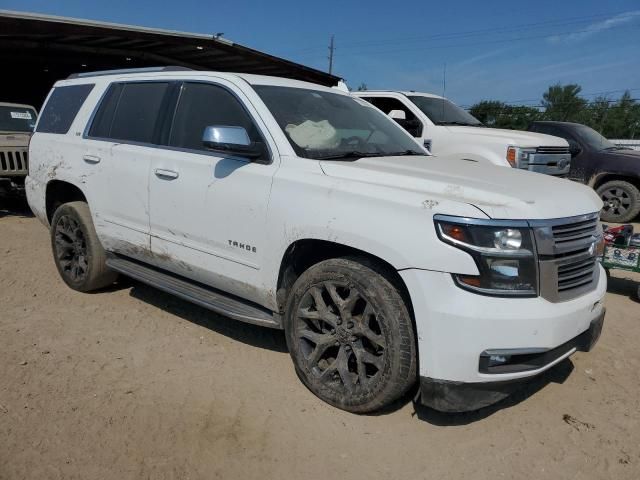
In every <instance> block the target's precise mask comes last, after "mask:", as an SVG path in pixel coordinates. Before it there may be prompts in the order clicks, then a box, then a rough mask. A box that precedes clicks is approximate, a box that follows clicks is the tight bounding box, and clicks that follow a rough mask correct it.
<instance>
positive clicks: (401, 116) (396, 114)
mask: <svg viewBox="0 0 640 480" xmlns="http://www.w3.org/2000/svg"><path fill="white" fill-rule="evenodd" d="M387 116H388V117H389V118H392V119H393V120H406V119H407V113H406V112H405V111H404V110H391V111H390V112H389V113H388V114H387Z"/></svg>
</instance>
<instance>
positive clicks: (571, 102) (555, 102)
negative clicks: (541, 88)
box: [542, 83, 587, 122]
mask: <svg viewBox="0 0 640 480" xmlns="http://www.w3.org/2000/svg"><path fill="white" fill-rule="evenodd" d="M581 91H582V87H581V86H580V85H577V84H575V83H572V84H569V85H560V84H559V83H558V84H556V85H552V86H550V87H549V89H548V90H547V91H546V92H545V93H544V94H543V95H542V105H543V106H544V107H545V118H546V119H548V120H559V121H562V122H570V121H574V120H577V119H578V116H579V114H580V112H582V110H583V109H584V108H585V106H586V105H587V101H586V100H585V99H584V98H581V97H579V94H580V92H581Z"/></svg>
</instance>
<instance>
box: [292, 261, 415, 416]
mask: <svg viewBox="0 0 640 480" xmlns="http://www.w3.org/2000/svg"><path fill="white" fill-rule="evenodd" d="M389 278H390V277H388V276H387V275H385V273H384V272H383V271H382V269H381V268H379V267H378V266H377V265H376V264H374V263H373V262H369V261H368V260H366V259H364V260H363V259H355V258H337V259H331V260H325V261H322V262H320V263H318V264H316V265H314V266H312V267H311V268H309V269H308V270H307V271H306V272H304V273H303V274H302V275H301V276H300V277H299V278H298V279H297V280H296V282H295V283H294V285H293V287H292V289H291V293H290V295H289V299H288V301H287V309H286V312H285V331H286V337H287V345H288V347H289V352H290V354H291V358H292V360H293V363H294V365H295V368H296V373H297V374H298V376H299V377H300V380H301V381H302V382H303V383H304V384H305V386H306V387H307V388H308V389H309V390H311V392H313V393H314V394H315V395H316V396H317V397H319V398H320V399H322V400H324V401H325V402H327V403H329V404H331V405H333V406H335V407H337V408H340V409H342V410H346V411H349V412H353V413H368V412H373V411H376V410H379V409H381V408H383V407H385V406H388V405H389V404H391V403H393V402H394V401H395V400H397V399H398V398H400V397H401V396H402V395H403V394H404V393H405V392H406V391H407V390H408V389H409V388H410V387H411V386H412V385H413V384H414V383H415V381H416V368H417V367H416V363H417V354H416V341H415V334H414V328H413V322H412V318H411V315H410V313H409V310H408V308H407V305H406V303H405V302H404V300H403V298H402V295H401V294H400V292H399V291H398V289H397V288H395V287H394V286H393V284H392V282H391V281H390V280H389Z"/></svg>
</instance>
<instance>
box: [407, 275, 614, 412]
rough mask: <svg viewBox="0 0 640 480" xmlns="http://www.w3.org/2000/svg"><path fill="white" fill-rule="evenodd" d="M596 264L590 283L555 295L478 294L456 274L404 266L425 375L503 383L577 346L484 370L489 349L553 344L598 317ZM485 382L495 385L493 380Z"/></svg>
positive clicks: (602, 288)
mask: <svg viewBox="0 0 640 480" xmlns="http://www.w3.org/2000/svg"><path fill="white" fill-rule="evenodd" d="M598 268H599V269H601V270H600V271H599V273H598V275H597V281H596V283H595V285H594V289H593V290H591V291H589V292H586V293H584V294H582V295H580V296H578V297H577V298H573V299H570V300H567V301H560V302H555V303H554V302H551V301H549V300H547V299H545V298H543V297H536V298H496V297H490V296H483V295H478V294H475V293H471V292H468V291H466V290H463V289H461V288H459V287H458V286H456V285H455V283H454V281H453V279H452V277H451V274H449V273H445V272H435V271H426V270H417V269H408V270H402V271H400V272H399V273H400V275H401V276H402V278H403V280H404V282H405V284H406V286H407V288H408V290H409V294H410V296H411V302H412V307H413V312H414V317H415V321H416V331H417V337H418V341H417V344H418V360H419V375H420V377H421V378H426V379H435V380H434V381H435V382H438V383H440V384H442V385H447V386H449V387H450V386H451V385H458V384H476V385H475V387H478V386H479V385H477V384H481V383H494V384H495V383H496V382H499V383H500V388H499V391H502V388H503V387H505V388H506V385H507V384H505V383H503V382H512V381H517V380H523V379H527V378H530V377H533V376H535V375H537V374H539V373H541V372H543V371H545V370H546V369H548V368H551V367H552V366H553V365H555V364H556V363H558V362H560V361H562V359H563V358H566V357H567V356H569V355H571V354H572V353H573V352H574V351H575V349H574V350H569V351H565V352H564V355H560V356H559V357H558V356H557V355H553V356H552V357H549V359H548V361H545V362H543V363H540V364H536V363H535V362H533V363H531V362H530V365H529V366H530V367H531V368H526V369H517V368H516V369H511V370H503V371H501V372H500V373H494V372H490V373H489V372H487V371H484V372H483V371H482V370H481V368H480V367H481V366H480V359H481V355H482V354H483V353H485V352H487V351H489V352H492V351H503V350H519V349H528V350H531V351H535V352H548V351H552V350H554V349H557V348H558V347H559V346H563V345H565V344H567V342H570V341H572V340H573V339H576V338H577V337H579V336H580V335H581V334H582V333H583V332H585V331H587V330H588V329H589V328H590V326H591V324H592V322H594V320H597V319H598V318H600V317H602V316H603V315H604V305H603V303H602V301H603V299H604V295H605V292H606V283H607V282H606V275H605V273H604V271H603V270H602V267H600V266H598ZM576 349H577V347H576ZM561 353H562V352H561ZM430 383H433V382H430ZM425 388H426V387H425ZM429 388H431V389H432V390H433V389H434V388H435V387H433V386H431V387H429ZM486 388H488V389H489V390H490V391H494V392H495V391H496V386H495V385H494V386H493V387H486ZM492 388H493V390H491V389H492ZM449 390H450V389H449ZM427 391H428V390H427ZM439 391H442V388H440V390H439ZM423 396H424V395H423ZM503 397H504V395H502V396H501V397H500V398H503ZM472 403H473V402H472ZM489 403H491V402H489ZM477 408H479V407H477Z"/></svg>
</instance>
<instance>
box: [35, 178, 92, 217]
mask: <svg viewBox="0 0 640 480" xmlns="http://www.w3.org/2000/svg"><path fill="white" fill-rule="evenodd" d="M76 201H82V202H87V197H86V195H85V194H84V192H83V191H82V190H81V189H80V188H79V187H78V186H77V185H74V184H73V183H70V182H66V181H64V180H51V181H50V182H49V183H47V189H46V193H45V208H46V210H45V211H46V215H47V221H48V222H49V224H51V219H52V218H53V214H54V212H55V211H56V209H57V208H58V207H59V206H60V205H62V204H63V203H67V202H76ZM87 203H88V202H87Z"/></svg>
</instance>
